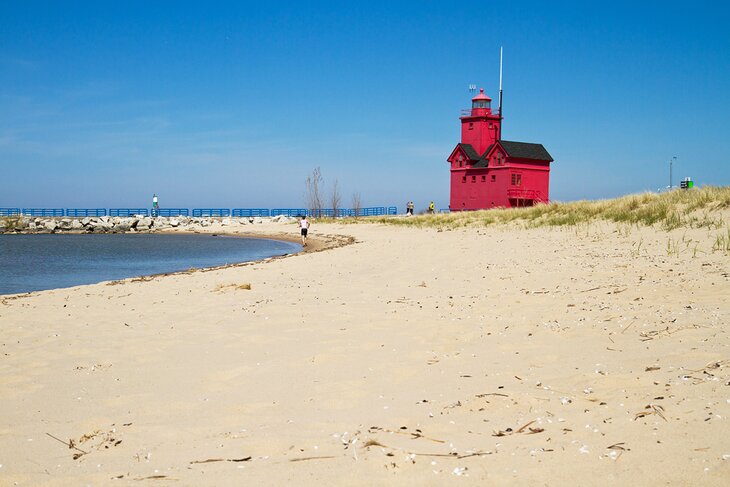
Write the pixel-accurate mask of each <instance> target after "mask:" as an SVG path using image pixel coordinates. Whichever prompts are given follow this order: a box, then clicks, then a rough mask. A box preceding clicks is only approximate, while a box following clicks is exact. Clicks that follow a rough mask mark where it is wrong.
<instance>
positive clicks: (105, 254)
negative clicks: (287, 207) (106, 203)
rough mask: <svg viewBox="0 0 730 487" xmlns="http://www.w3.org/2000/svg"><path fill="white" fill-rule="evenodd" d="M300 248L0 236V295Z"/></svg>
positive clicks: (244, 241)
mask: <svg viewBox="0 0 730 487" xmlns="http://www.w3.org/2000/svg"><path fill="white" fill-rule="evenodd" d="M300 250H301V246H300V245H299V244H295V243H290V242H281V241H278V240H267V239H253V238H238V237H214V236H211V235H148V234H145V235H0V294H13V293H23V292H28V291H40V290H43V289H55V288H60V287H69V286H78V285H79V284H92V283H96V282H101V281H109V280H114V279H124V278H127V277H135V276H144V275H149V274H158V273H162V272H174V271H182V270H186V269H190V268H191V267H213V266H219V265H225V264H233V263H236V262H247V261H251V260H259V259H264V258H266V257H272V256H275V255H284V254H291V253H295V252H299V251H300Z"/></svg>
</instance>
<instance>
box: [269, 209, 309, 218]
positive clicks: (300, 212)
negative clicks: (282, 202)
mask: <svg viewBox="0 0 730 487" xmlns="http://www.w3.org/2000/svg"><path fill="white" fill-rule="evenodd" d="M280 215H285V216H305V215H307V216H309V212H308V211H307V210H306V209H304V208H274V209H273V210H271V216H280Z"/></svg>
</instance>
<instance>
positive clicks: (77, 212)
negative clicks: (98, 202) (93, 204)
mask: <svg viewBox="0 0 730 487" xmlns="http://www.w3.org/2000/svg"><path fill="white" fill-rule="evenodd" d="M66 216H75V217H80V216H97V217H98V216H106V208H66Z"/></svg>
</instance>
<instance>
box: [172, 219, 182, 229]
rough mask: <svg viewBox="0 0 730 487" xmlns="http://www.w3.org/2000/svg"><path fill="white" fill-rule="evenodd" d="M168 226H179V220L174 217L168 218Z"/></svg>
mask: <svg viewBox="0 0 730 487" xmlns="http://www.w3.org/2000/svg"><path fill="white" fill-rule="evenodd" d="M170 226H171V227H173V228H176V227H179V226H180V220H178V219H176V218H170Z"/></svg>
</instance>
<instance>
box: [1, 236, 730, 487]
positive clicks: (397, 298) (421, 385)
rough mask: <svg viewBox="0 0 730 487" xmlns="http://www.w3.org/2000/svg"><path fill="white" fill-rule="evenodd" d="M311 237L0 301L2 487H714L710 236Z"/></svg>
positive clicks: (723, 340)
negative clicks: (251, 253) (214, 265)
mask: <svg viewBox="0 0 730 487" xmlns="http://www.w3.org/2000/svg"><path fill="white" fill-rule="evenodd" d="M221 230H222V229H221V228H216V227H209V228H206V229H205V231H208V232H220V231H221ZM226 230H228V229H226ZM241 231H246V232H255V233H257V234H260V235H264V234H266V235H279V236H281V235H282V234H286V235H288V236H289V237H290V238H296V227H295V226H294V225H262V226H257V227H256V228H253V227H250V226H247V227H243V228H242V229H241ZM312 233H313V235H314V236H315V237H319V239H320V242H319V246H315V247H313V248H312V249H313V250H317V249H321V248H324V247H327V246H328V245H329V246H331V247H334V248H330V249H329V250H326V251H323V252H314V251H312V252H306V253H302V254H299V255H296V256H292V257H287V258H283V259H273V260H270V261H267V262H261V263H254V264H250V265H243V266H234V267H229V268H225V269H218V270H211V271H206V272H193V273H182V274H175V275H170V276H161V277H155V278H152V279H144V280H127V281H123V282H121V283H118V284H115V285H110V283H101V284H97V285H92V286H81V287H76V288H71V289H61V290H54V291H47V292H41V293H33V294H31V295H28V296H19V297H5V298H4V299H1V303H2V304H0V333H1V338H0V397H1V398H2V401H0V464H1V465H2V466H0V485H3V486H4V485H87V484H88V485H110V484H111V485H116V484H120V485H126V484H128V483H129V484H132V485H147V484H151V485H160V484H161V483H163V482H164V483H165V485H174V484H178V485H284V484H292V485H414V486H416V485H418V486H423V485H446V484H448V485H451V484H454V485H536V484H539V485H666V484H672V485H727V483H728V479H730V440H729V439H728V438H730V422H729V420H728V417H730V385H729V384H730V337H729V336H728V334H727V330H726V324H727V323H728V321H730V320H729V318H730V304H729V303H728V301H729V297H730V260H729V259H728V255H727V253H723V252H721V251H713V250H712V238H713V236H712V231H708V230H707V229H697V230H684V229H682V230H675V231H673V232H670V233H667V232H663V231H659V230H655V229H652V228H640V229H639V228H636V227H634V228H633V229H631V230H630V231H629V230H627V229H626V228H625V227H624V229H623V230H621V231H618V227H616V226H615V225H612V224H608V223H596V224H592V225H589V226H581V227H568V228H556V229H545V228H543V229H532V230H523V229H517V228H511V227H494V228H482V229H474V228H468V229H459V230H453V231H438V230H434V229H412V228H397V227H391V226H384V225H367V224H365V225H337V224H328V225H321V224H317V223H316V222H315V223H314V225H313V227H312ZM328 236H329V237H328ZM349 237H352V240H354V241H353V242H348V238H349ZM327 242H329V244H328V243H327ZM668 242H669V244H668ZM687 242H689V243H687ZM639 243H640V245H639ZM672 245H674V247H672ZM673 249H674V250H673ZM242 284H250V289H244V288H245V287H246V286H243V287H240V286H241V285H242ZM71 441H73V443H71V446H72V447H71V448H70V447H69V442H71Z"/></svg>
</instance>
